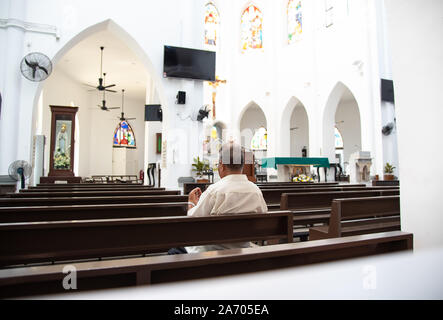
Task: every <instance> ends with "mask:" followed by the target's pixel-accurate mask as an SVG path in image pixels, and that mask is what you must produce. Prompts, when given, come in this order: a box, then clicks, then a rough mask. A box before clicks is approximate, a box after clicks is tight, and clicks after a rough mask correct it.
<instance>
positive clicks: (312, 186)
mask: <svg viewBox="0 0 443 320" xmlns="http://www.w3.org/2000/svg"><path fill="white" fill-rule="evenodd" d="M356 187H360V188H365V187H366V185H365V184H357V183H356V184H343V185H342V184H334V185H318V184H312V183H311V184H306V185H305V184H303V183H302V184H293V185H290V184H288V185H275V186H259V188H260V190H269V189H291V190H292V189H294V190H303V189H307V190H309V189H315V188H323V189H327V188H342V189H343V188H356Z"/></svg>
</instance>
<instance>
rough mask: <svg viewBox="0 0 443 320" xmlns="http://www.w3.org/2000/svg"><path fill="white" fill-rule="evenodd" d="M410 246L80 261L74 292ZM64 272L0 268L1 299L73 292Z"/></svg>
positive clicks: (405, 236)
mask: <svg viewBox="0 0 443 320" xmlns="http://www.w3.org/2000/svg"><path fill="white" fill-rule="evenodd" d="M412 248H413V235H412V234H410V233H405V232H386V233H379V234H370V235H362V236H354V237H345V238H335V239H327V240H318V241H310V242H304V243H291V244H281V245H273V246H267V247H258V248H247V249H231V250H222V251H216V252H205V253H199V254H187V255H179V256H159V257H145V258H132V259H115V260H110V261H95V262H81V263H75V264H72V265H71V267H75V270H76V277H77V289H78V290H76V291H80V292H82V291H86V290H91V289H108V288H116V287H126V286H136V285H150V284H156V283H164V282H172V281H177V280H191V279H197V278H208V277H217V276H224V275H232V274H244V273H248V272H257V271H264V270H275V269H279V268H287V267H294V266H303V265H309V264H313V263H323V262H328V261H336V260H342V259H350V258H356V257H362V256H369V255H376V254H384V253H389V252H399V251H404V250H412ZM64 268H65V264H60V265H51V266H35V267H23V268H14V269H4V270H0V297H1V298H11V297H20V296H31V295H37V294H40V295H41V294H48V293H66V292H70V291H66V290H64V288H63V286H62V284H63V279H64V278H65V277H66V276H67V273H64V272H63V269H64ZM71 270H72V269H71Z"/></svg>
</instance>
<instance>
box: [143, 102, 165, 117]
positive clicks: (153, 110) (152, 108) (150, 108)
mask: <svg viewBox="0 0 443 320" xmlns="http://www.w3.org/2000/svg"><path fill="white" fill-rule="evenodd" d="M145 121H163V113H162V108H161V105H160V104H148V105H145Z"/></svg>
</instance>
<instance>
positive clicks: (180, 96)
mask: <svg viewBox="0 0 443 320" xmlns="http://www.w3.org/2000/svg"><path fill="white" fill-rule="evenodd" d="M177 104H186V92H185V91H179V92H178V93H177Z"/></svg>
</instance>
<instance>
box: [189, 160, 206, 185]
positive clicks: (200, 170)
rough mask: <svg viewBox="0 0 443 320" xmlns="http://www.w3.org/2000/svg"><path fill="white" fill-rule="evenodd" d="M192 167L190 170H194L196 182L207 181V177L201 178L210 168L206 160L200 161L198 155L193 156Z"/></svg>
mask: <svg viewBox="0 0 443 320" xmlns="http://www.w3.org/2000/svg"><path fill="white" fill-rule="evenodd" d="M192 166H193V167H194V168H193V169H192V171H195V173H196V174H197V183H209V179H203V175H204V173H205V172H208V171H209V169H210V166H209V162H208V161H201V160H200V157H197V158H194V163H193V164H192Z"/></svg>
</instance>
